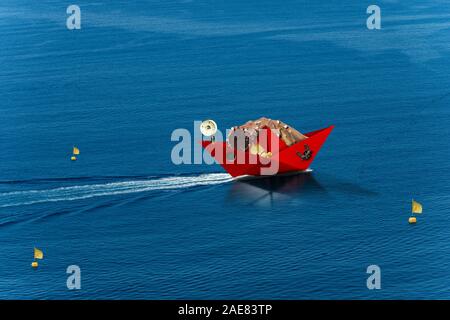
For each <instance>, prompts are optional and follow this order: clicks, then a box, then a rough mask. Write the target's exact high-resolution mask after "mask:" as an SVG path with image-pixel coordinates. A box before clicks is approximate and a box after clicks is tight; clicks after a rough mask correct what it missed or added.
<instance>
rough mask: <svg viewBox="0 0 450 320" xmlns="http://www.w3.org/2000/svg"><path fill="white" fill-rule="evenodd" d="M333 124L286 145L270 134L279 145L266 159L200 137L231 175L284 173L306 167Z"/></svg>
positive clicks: (312, 159)
mask: <svg viewBox="0 0 450 320" xmlns="http://www.w3.org/2000/svg"><path fill="white" fill-rule="evenodd" d="M333 128H334V126H329V127H327V128H323V129H320V130H316V131H313V132H309V133H306V134H305V135H306V136H307V137H308V138H307V139H305V140H302V141H300V142H297V143H295V144H293V145H292V146H289V147H288V146H285V145H284V143H283V142H282V140H281V139H279V138H278V137H276V136H275V135H273V134H272V136H271V137H269V139H279V144H280V148H279V151H278V152H276V153H274V154H273V156H272V157H271V158H270V160H269V159H262V158H261V157H260V156H259V155H252V154H250V153H249V152H248V151H238V150H232V149H230V147H229V146H228V145H227V143H226V142H223V141H221V142H215V141H214V142H212V141H202V146H203V148H205V150H206V151H208V152H209V153H210V154H211V156H212V157H214V158H215V160H216V162H217V163H219V164H220V165H221V166H222V167H223V168H224V169H225V170H226V171H227V172H228V173H229V174H230V175H231V176H233V177H239V176H244V175H248V176H266V175H267V176H270V175H276V174H285V173H289V172H296V171H304V170H307V169H308V168H309V167H310V165H311V163H312V162H313V161H314V159H315V157H316V156H317V153H318V152H319V150H320V149H321V147H322V145H323V144H324V143H325V140H326V139H327V137H328V136H329V134H330V133H331V131H332V130H333ZM269 141H270V140H269ZM229 154H234V159H229V158H227V155H229ZM238 159H245V161H238ZM271 168H272V169H273V168H276V170H271Z"/></svg>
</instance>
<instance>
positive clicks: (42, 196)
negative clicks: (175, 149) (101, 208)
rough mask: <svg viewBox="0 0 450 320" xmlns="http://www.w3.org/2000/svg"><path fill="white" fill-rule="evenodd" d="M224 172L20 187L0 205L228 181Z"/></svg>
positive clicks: (2, 198) (1, 195) (0, 200)
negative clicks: (82, 183)
mask: <svg viewBox="0 0 450 320" xmlns="http://www.w3.org/2000/svg"><path fill="white" fill-rule="evenodd" d="M231 180H232V178H231V176H230V175H229V174H226V173H211V174H203V175H199V176H185V177H166V178H159V179H151V180H134V181H122V182H111V183H103V184H90V185H80V186H70V187H60V188H55V189H46V190H23V191H13V192H5V193H0V208H5V207H14V206H24V205H31V204H36V203H43V202H57V201H72V200H80V199H87V198H94V197H101V196H112V195H119V194H127V193H137V192H148V191H155V190H170V189H186V188H192V187H197V186H212V185H217V184H222V183H226V182H229V181H231Z"/></svg>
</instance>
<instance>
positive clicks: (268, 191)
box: [228, 172, 328, 206]
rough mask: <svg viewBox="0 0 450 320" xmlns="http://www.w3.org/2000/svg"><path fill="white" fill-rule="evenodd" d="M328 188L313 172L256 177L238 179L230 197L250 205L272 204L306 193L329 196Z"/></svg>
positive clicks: (232, 199) (231, 199)
mask: <svg viewBox="0 0 450 320" xmlns="http://www.w3.org/2000/svg"><path fill="white" fill-rule="evenodd" d="M327 193H328V192H327V190H326V189H325V188H324V187H322V185H321V184H320V183H319V182H318V181H317V180H316V178H315V177H314V176H313V174H312V173H311V172H304V173H298V174H294V175H281V176H273V177H254V178H243V179H240V180H236V181H235V182H234V183H233V186H232V187H231V189H230V192H229V194H228V199H229V200H230V201H232V202H239V203H242V204H249V205H262V206H271V205H273V204H274V203H275V202H282V201H285V200H289V199H291V198H294V197H298V196H300V195H305V194H315V195H318V194H319V195H321V196H327Z"/></svg>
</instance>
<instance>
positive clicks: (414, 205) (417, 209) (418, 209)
mask: <svg viewBox="0 0 450 320" xmlns="http://www.w3.org/2000/svg"><path fill="white" fill-rule="evenodd" d="M412 213H422V205H421V204H420V203H418V202H417V201H414V200H413V201H412Z"/></svg>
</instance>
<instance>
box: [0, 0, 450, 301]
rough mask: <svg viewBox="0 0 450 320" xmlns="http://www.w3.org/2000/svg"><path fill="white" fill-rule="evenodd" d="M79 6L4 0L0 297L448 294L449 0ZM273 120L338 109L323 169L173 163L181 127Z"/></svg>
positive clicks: (329, 116)
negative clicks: (420, 209)
mask: <svg viewBox="0 0 450 320" xmlns="http://www.w3.org/2000/svg"><path fill="white" fill-rule="evenodd" d="M76 4H78V5H79V6H80V8H81V14H82V28H81V30H74V31H70V30H68V29H67V28H66V17H67V14H66V7H67V4H66V3H64V2H61V1H56V0H52V1H50V0H46V1H39V2H37V1H33V2H30V1H21V0H3V1H2V2H1V4H0V48H1V49H0V66H1V67H0V99H1V100H0V108H1V109H0V111H1V113H0V119H1V126H0V147H1V148H0V149H1V152H0V253H1V255H0V298H2V299H448V298H450V254H449V252H450V228H449V226H450V215H449V205H450V197H449V194H450V186H449V183H448V181H449V178H450V165H449V163H448V159H449V156H450V151H449V137H450V129H449V128H450V127H449V120H450V112H449V110H450V109H449V104H450V77H449V74H450V5H449V4H448V3H443V2H441V1H436V0H428V1H416V0H413V1H408V2H404V1H402V2H401V1H394V0H390V1H387V0H385V1H382V0H380V1H377V4H378V5H379V6H380V7H381V12H382V29H381V30H368V29H367V28H366V18H367V16H368V15H367V14H366V9H367V7H368V6H369V5H370V4H372V2H368V1H342V0H340V1H335V0H333V1H330V0H328V1H316V2H311V1H291V0H287V1H282V2H280V1H274V0H260V1H254V0H250V1H236V0H226V1H214V2H211V1H206V0H192V1H190V0H178V1H175V0H165V1H162V0H159V1H118V0H115V1H104V0H97V1H95V2H92V1H86V0H77V1H76ZM260 116H268V117H271V118H275V119H282V120H284V121H286V122H288V123H289V124H291V125H292V126H294V127H296V128H298V129H299V130H300V131H302V132H308V131H312V130H315V129H319V128H323V127H326V126H328V125H330V124H334V125H335V126H336V127H335V130H334V131H333V133H332V134H331V136H330V137H329V139H328V140H327V142H326V144H325V145H324V147H323V149H322V150H321V152H320V154H319V155H318V156H317V158H316V160H315V162H314V163H313V166H312V169H313V172H311V173H308V174H304V175H298V176H292V177H285V178H278V179H263V180H255V181H248V182H237V181H231V179H230V177H229V176H228V175H227V174H226V173H225V172H223V171H222V169H221V167H220V166H218V165H206V164H203V165H180V166H177V165H174V164H173V163H172V161H171V158H170V155H171V150H172V147H173V146H174V145H175V143H174V142H172V141H171V139H170V137H171V133H172V131H173V130H174V129H176V128H187V129H189V130H190V131H191V132H193V131H194V128H193V121H194V120H202V119H205V118H212V119H215V120H216V122H217V123H218V124H219V127H220V128H227V127H230V126H233V125H236V124H240V123H243V122H245V121H247V120H248V119H255V118H258V117H260ZM72 145H77V146H78V147H79V148H80V149H81V154H80V156H79V159H78V160H77V161H76V162H71V161H70V152H71V148H72ZM411 198H415V199H417V200H418V201H420V202H421V203H422V204H423V206H424V213H423V215H422V216H419V217H418V223H417V225H415V226H411V225H408V222H407V221H408V217H409V214H410V210H411V209H410V205H411ZM33 247H38V248H40V249H42V250H43V251H44V255H45V257H44V260H42V261H40V262H39V263H40V266H39V268H38V269H37V270H33V269H32V268H31V267H30V263H31V261H32V254H33ZM372 264H376V265H378V266H380V268H381V286H382V288H381V290H368V289H367V287H366V280H367V277H368V276H369V275H368V274H367V273H366V269H367V267H368V266H369V265H372ZM69 265H78V266H79V267H80V268H81V286H82V288H81V290H72V291H71V290H68V289H67V287H66V279H67V276H68V275H67V274H66V268H67V267H68V266H69Z"/></svg>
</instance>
